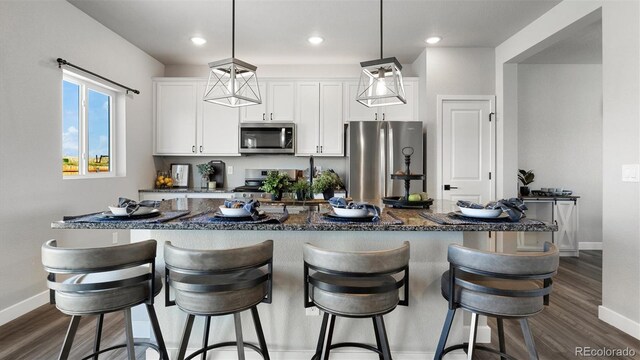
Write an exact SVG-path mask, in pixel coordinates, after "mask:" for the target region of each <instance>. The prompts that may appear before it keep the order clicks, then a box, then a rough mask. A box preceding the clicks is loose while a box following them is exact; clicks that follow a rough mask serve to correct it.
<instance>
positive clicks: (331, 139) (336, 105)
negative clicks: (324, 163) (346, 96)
mask: <svg viewBox="0 0 640 360" xmlns="http://www.w3.org/2000/svg"><path fill="white" fill-rule="evenodd" d="M342 99H343V95H342V83H340V82H321V83H320V155H322V156H342V155H343V153H344V125H343V121H342Z"/></svg>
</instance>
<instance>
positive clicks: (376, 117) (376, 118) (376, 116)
mask: <svg viewBox="0 0 640 360" xmlns="http://www.w3.org/2000/svg"><path fill="white" fill-rule="evenodd" d="M374 115H375V118H374V120H376V121H378V113H375V114H374Z"/></svg>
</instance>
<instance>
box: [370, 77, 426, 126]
mask: <svg viewBox="0 0 640 360" xmlns="http://www.w3.org/2000/svg"><path fill="white" fill-rule="evenodd" d="M404 92H405V96H406V98H407V103H406V104H404V105H392V106H385V107H384V108H380V109H379V110H378V112H379V114H378V119H380V120H386V121H416V120H418V96H417V95H418V83H417V82H416V81H413V80H409V81H405V82H404ZM380 112H381V113H382V114H383V115H381V114H380ZM381 116H382V117H381Z"/></svg>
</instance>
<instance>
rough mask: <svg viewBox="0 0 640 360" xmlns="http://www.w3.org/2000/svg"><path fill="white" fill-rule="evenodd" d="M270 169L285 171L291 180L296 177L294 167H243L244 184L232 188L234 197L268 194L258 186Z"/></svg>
mask: <svg viewBox="0 0 640 360" xmlns="http://www.w3.org/2000/svg"><path fill="white" fill-rule="evenodd" d="M271 171H279V172H284V173H287V175H289V177H290V178H291V179H292V180H293V181H295V180H296V177H297V170H295V169H245V170H244V185H243V186H238V187H237V188H234V189H233V192H234V193H236V194H235V197H243V198H261V197H266V196H268V194H266V193H265V192H264V191H262V190H260V186H262V183H263V182H264V179H266V178H267V175H268V174H269V172H271Z"/></svg>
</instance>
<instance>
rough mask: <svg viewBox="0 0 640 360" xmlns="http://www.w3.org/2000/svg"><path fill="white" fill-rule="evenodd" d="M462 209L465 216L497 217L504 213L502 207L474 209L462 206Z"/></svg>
mask: <svg viewBox="0 0 640 360" xmlns="http://www.w3.org/2000/svg"><path fill="white" fill-rule="evenodd" d="M460 211H461V212H462V214H463V215H465V216H470V217H476V218H497V217H498V216H500V214H502V209H472V208H465V207H460Z"/></svg>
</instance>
